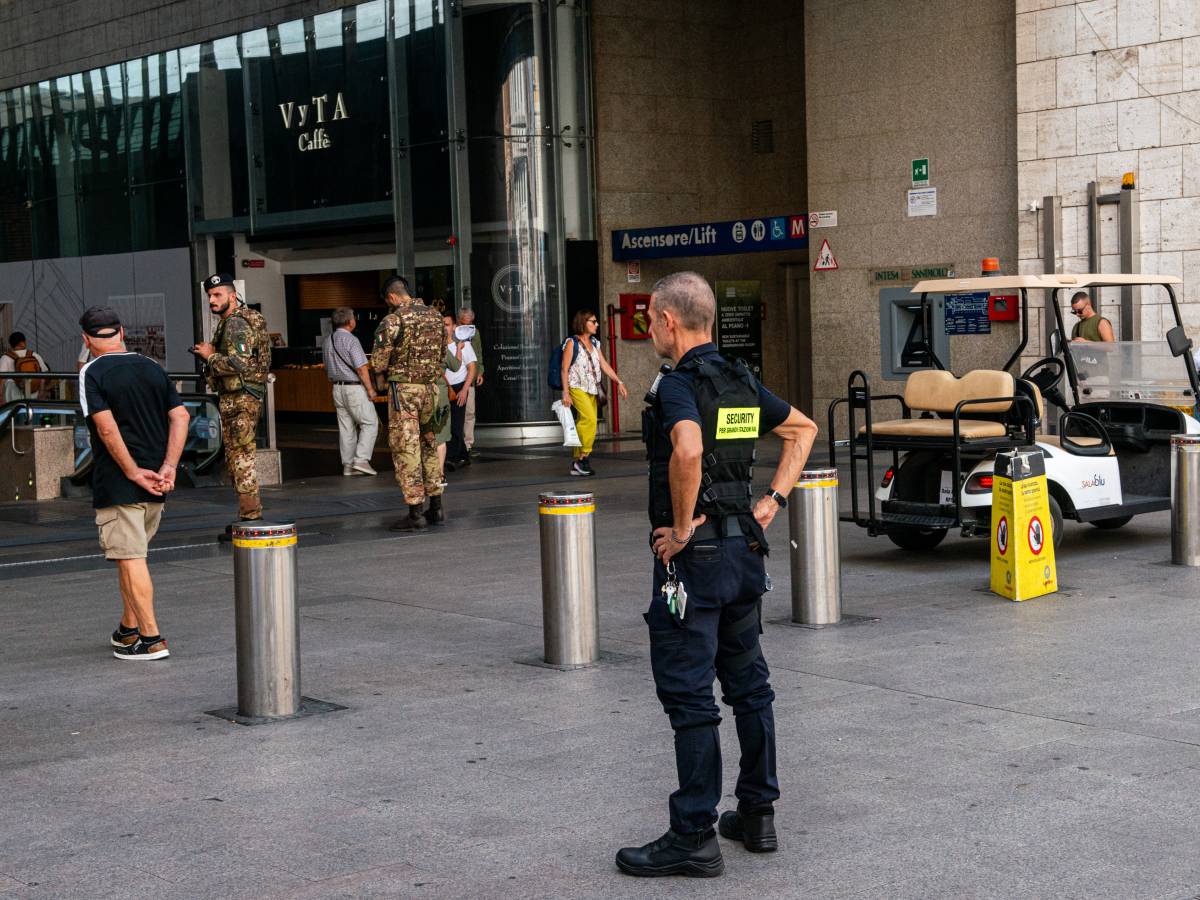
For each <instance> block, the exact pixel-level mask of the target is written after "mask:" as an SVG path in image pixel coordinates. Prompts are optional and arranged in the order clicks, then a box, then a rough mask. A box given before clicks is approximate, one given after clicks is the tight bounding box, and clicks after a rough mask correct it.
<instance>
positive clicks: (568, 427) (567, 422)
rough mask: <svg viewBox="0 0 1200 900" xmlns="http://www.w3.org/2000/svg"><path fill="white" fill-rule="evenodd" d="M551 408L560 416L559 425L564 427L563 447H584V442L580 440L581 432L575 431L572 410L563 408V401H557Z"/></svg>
mask: <svg viewBox="0 0 1200 900" xmlns="http://www.w3.org/2000/svg"><path fill="white" fill-rule="evenodd" d="M550 408H551V409H552V410H554V414H555V415H556V416H558V422H559V424H560V425H562V430H563V446H564V447H582V446H583V442H582V441H581V440H579V432H578V431H576V430H575V416H574V415H573V414H572V413H571V410H569V409H568V408H567V407H565V406H563V405H562V401H561V400H555V401H554V403H553V404H552V405H551V406H550Z"/></svg>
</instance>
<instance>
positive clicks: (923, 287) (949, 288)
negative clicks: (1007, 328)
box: [912, 275, 1046, 294]
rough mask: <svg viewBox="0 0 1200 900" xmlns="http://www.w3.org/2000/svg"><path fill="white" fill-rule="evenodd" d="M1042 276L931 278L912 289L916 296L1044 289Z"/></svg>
mask: <svg viewBox="0 0 1200 900" xmlns="http://www.w3.org/2000/svg"><path fill="white" fill-rule="evenodd" d="M1043 277H1045V276H1042V275H993V276H991V277H982V278H931V279H929V280H927V281H918V282H917V283H916V284H915V285H914V286H913V289H912V292H913V293H914V294H958V293H962V292H963V291H991V290H1001V291H1004V290H1015V289H1017V288H1031V289H1032V288H1043V287H1046V285H1044V284H1042V278H1043Z"/></svg>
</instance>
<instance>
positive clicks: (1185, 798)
mask: <svg viewBox="0 0 1200 900" xmlns="http://www.w3.org/2000/svg"><path fill="white" fill-rule="evenodd" d="M619 449H621V448H612V450H619ZM626 449H627V448H626ZM596 467H597V469H598V470H599V471H600V473H601V477H598V478H596V479H593V480H592V481H590V482H588V487H590V488H592V489H593V490H594V491H595V492H596V495H597V499H598V513H597V526H598V540H597V545H598V554H599V564H600V569H601V573H602V576H601V583H602V596H601V620H600V622H601V633H602V641H603V647H604V649H605V650H606V651H609V652H611V653H612V654H613V659H611V660H610V661H607V662H605V663H603V664H602V665H599V666H597V667H595V668H592V669H586V670H581V671H575V672H558V671H553V670H549V669H545V668H539V667H535V666H529V665H522V664H520V663H519V662H518V660H527V659H528V658H530V657H532V656H535V655H536V654H537V653H538V651H539V650H540V647H541V630H540V620H541V600H540V580H539V563H538V543H537V516H536V513H535V500H536V493H537V491H538V490H539V489H546V488H550V487H573V488H574V487H580V486H581V485H580V484H579V482H578V481H572V480H569V479H567V478H566V477H564V476H563V474H562V473H563V471H564V468H565V466H564V463H563V460H562V458H561V457H559V456H556V455H554V454H553V453H536V452H529V453H513V454H509V455H507V456H505V455H496V456H494V457H492V458H491V460H490V461H489V462H486V463H485V464H481V465H477V466H473V467H472V469H471V470H469V471H468V472H466V473H463V475H462V477H460V478H456V479H455V480H454V483H453V485H452V489H451V492H450V493H449V494H448V495H447V508H448V509H449V511H450V515H451V517H452V518H451V522H450V524H449V526H448V527H447V528H446V529H444V530H440V531H438V532H435V533H431V534H426V535H419V536H411V537H410V536H404V537H398V536H393V535H391V534H389V533H388V532H387V531H386V530H385V529H384V525H386V523H387V522H388V521H390V520H391V519H392V518H394V517H396V516H397V515H399V511H400V509H401V506H402V501H401V500H400V498H399V495H398V492H397V491H396V488H395V486H394V484H393V483H392V482H391V481H390V479H385V478H383V477H381V478H379V479H377V480H375V481H374V482H370V481H368V480H366V479H361V480H360V479H353V480H351V479H341V478H327V479H315V480H311V481H307V482H304V483H293V484H289V485H287V486H285V487H284V488H283V489H281V490H279V491H274V492H271V494H270V495H269V496H268V498H267V509H268V513H269V514H273V515H277V516H282V517H295V518H297V519H298V520H299V522H300V525H301V529H302V538H301V542H300V548H299V551H300V556H299V559H300V579H301V596H300V603H301V607H302V609H301V613H302V620H301V631H302V644H303V686H304V692H305V694H307V695H309V696H312V697H317V698H320V699H324V700H329V701H333V702H336V703H340V704H343V705H345V706H347V707H348V709H346V710H344V711H341V712H335V713H330V714H327V715H323V716H319V717H314V718H309V719H302V720H296V721H291V722H284V723H278V724H272V725H266V726H260V727H254V728H246V727H242V726H237V725H233V724H229V723H227V722H224V721H221V720H218V719H215V718H213V717H211V716H207V715H205V714H204V710H209V709H213V708H216V707H221V706H227V705H229V704H231V703H233V702H234V700H235V676H234V651H233V645H234V641H233V613H232V590H233V588H232V577H231V572H232V562H231V558H230V556H229V554H228V551H227V550H222V549H218V548H216V547H215V545H212V544H211V543H210V542H211V536H212V532H213V531H214V530H215V525H216V524H217V523H218V522H220V520H221V516H222V515H223V514H224V510H226V509H227V508H228V506H229V503H230V498H229V496H228V494H227V493H226V492H223V491H220V490H213V491H195V492H189V493H181V494H180V495H179V496H178V497H177V498H176V499H175V500H173V502H172V503H171V505H170V506H169V507H168V512H167V518H166V526H165V528H164V533H163V536H162V538H161V539H160V541H159V542H158V543H157V545H156V546H158V547H161V548H164V549H161V550H159V551H156V552H155V554H154V555H153V557H152V560H151V565H152V571H153V573H154V577H155V582H156V587H157V594H158V609H159V618H160V621H161V623H162V626H163V629H164V633H165V634H166V635H167V637H168V639H169V640H170V642H171V649H172V657H171V659H170V660H169V661H168V662H165V663H162V664H158V663H153V664H145V665H127V664H122V663H120V662H118V661H116V660H114V659H113V658H112V656H111V655H110V652H109V650H108V648H107V635H108V632H109V630H111V628H112V627H113V625H114V622H115V618H116V615H117V610H118V608H119V606H118V600H117V599H116V590H115V576H114V574H113V573H112V572H111V571H110V570H109V569H108V568H107V566H106V564H105V563H103V561H102V560H97V559H95V558H94V557H91V556H89V555H90V554H94V553H95V552H96V550H95V545H94V543H92V536H91V533H90V530H89V527H88V525H87V522H86V508H85V506H83V505H81V504H78V502H75V501H62V502H59V503H55V504H48V505H47V504H43V505H42V506H41V507H39V508H38V509H37V510H32V509H30V508H29V507H21V508H18V507H14V506H13V505H11V504H8V505H2V506H0V598H2V600H3V604H4V610H5V620H6V622H7V623H8V632H7V633H8V638H7V639H6V640H5V648H4V651H3V654H0V783H2V784H3V787H4V804H3V812H4V817H3V825H2V826H0V896H3V897H31V898H36V897H56V898H57V897H81V898H82V897H87V898H97V897H149V896H154V897H180V898H197V897H219V898H233V897H243V896H246V897H249V896H253V897H322V898H324V897H347V898H350V897H353V898H358V897H405V898H410V897H412V898H424V897H437V898H442V897H454V898H459V897H462V898H484V897H502V898H506V900H511V898H518V897H520V898H524V897H537V898H564V897H597V898H600V897H603V898H609V897H647V896H651V897H684V896H688V897H693V896H699V897H722V898H725V897H813V898H818V897H819V898H851V897H853V898H875V897H879V898H890V900H895V898H910V897H911V898H929V897H948V898H949V897H953V898H962V897H971V898H977V897H978V898H990V897H996V898H1014V897H1039V898H1040V897H1054V898H1060V897H1062V898H1067V897H1087V898H1102V897H1114V898H1141V897H1145V898H1172V900H1173V898H1179V900H1184V898H1192V897H1195V896H1197V894H1200V853H1198V852H1197V847H1198V846H1200V817H1197V816H1196V815H1195V813H1194V809H1195V804H1196V797H1197V794H1198V793H1200V679H1198V677H1197V676H1198V675H1200V657H1198V655H1197V653H1196V651H1195V648H1196V645H1197V637H1198V634H1200V573H1197V572H1196V571H1195V570H1184V569H1179V568H1174V567H1172V566H1170V565H1168V564H1167V560H1168V558H1169V543H1168V522H1167V517H1166V516H1165V514H1164V515H1156V516H1150V517H1143V518H1141V519H1138V520H1135V521H1134V523H1133V524H1131V525H1129V526H1127V527H1126V528H1124V529H1122V530H1121V531H1117V532H1101V531H1098V530H1095V529H1092V528H1089V527H1086V526H1080V525H1076V524H1069V525H1068V532H1067V535H1066V538H1065V543H1064V545H1063V547H1062V549H1061V550H1060V566H1059V579H1060V583H1061V584H1062V585H1063V589H1062V590H1061V591H1060V593H1059V594H1058V595H1056V596H1054V597H1049V598H1044V599H1039V600H1035V601H1030V602H1027V603H1024V604H1014V603H1009V602H1006V601H1003V600H1001V599H999V598H998V597H995V596H993V595H991V594H988V593H986V591H984V590H983V587H984V584H985V580H986V572H987V562H986V545H985V544H984V543H983V542H979V541H964V540H962V539H958V538H951V539H948V540H947V541H946V543H945V544H944V545H943V546H942V547H941V548H939V549H938V551H936V552H935V553H933V554H930V555H927V556H916V555H907V554H904V553H902V552H901V551H899V550H897V549H895V548H894V547H892V545H891V544H890V543H887V542H886V541H885V539H882V538H880V539H870V538H867V537H866V536H865V535H864V534H863V533H862V532H860V531H859V530H858V529H855V528H853V527H850V526H843V527H842V531H841V537H842V542H843V559H844V563H843V565H844V570H843V574H844V596H845V609H846V610H847V611H848V612H851V613H856V614H860V615H866V616H873V617H878V621H877V622H874V623H870V624H861V625H854V626H845V627H840V628H830V629H824V630H820V631H813V630H807V629H801V628H793V627H788V626H787V625H784V624H778V623H777V622H773V621H771V620H778V619H781V618H785V617H786V616H787V613H788V609H789V607H788V597H789V579H788V566H787V552H786V550H787V540H786V523H785V522H783V521H780V522H778V523H777V524H776V527H775V529H774V538H775V547H776V552H775V555H774V556H773V557H772V559H771V563H770V570H771V573H772V576H773V578H774V581H775V584H776V589H775V591H774V592H773V593H772V594H770V595H768V597H767V600H766V604H765V608H764V616H765V618H766V619H767V620H768V624H767V625H766V633H765V635H764V637H763V644H764V648H765V653H766V656H767V659H768V660H769V662H770V664H771V668H772V673H773V678H772V680H773V683H774V687H775V690H776V693H777V694H778V701H777V706H776V715H777V719H778V729H779V767H780V778H781V781H782V788H783V794H784V796H783V799H782V800H781V802H780V803H779V805H778V807H777V812H778V816H777V820H778V823H779V826H780V837H781V845H782V846H781V850H780V852H779V853H777V854H774V855H768V856H754V855H751V854H748V853H746V852H744V851H743V850H741V849H740V848H739V847H737V846H734V845H731V844H729V843H728V842H725V843H724V852H725V859H726V866H727V869H726V874H725V876H724V877H722V878H719V879H714V880H711V881H694V880H683V879H665V880H658V881H651V882H647V881H641V880H635V879H630V878H627V877H625V876H623V875H621V874H620V873H619V872H618V871H617V870H616V868H615V867H614V865H613V854H614V852H615V851H616V849H617V848H618V847H620V846H622V845H623V844H632V843H643V842H644V841H647V840H650V839H651V838H653V837H657V836H658V835H659V834H660V833H661V832H662V830H663V829H664V828H665V827H666V796H667V794H668V793H669V792H670V791H671V790H672V788H673V784H674V779H675V769H674V762H673V754H672V750H671V736H670V731H669V728H668V725H667V721H666V718H665V716H663V714H662V712H661V710H660V708H659V707H658V705H657V701H656V700H655V699H654V696H653V688H652V683H651V679H650V672H649V663H648V651H647V646H646V640H645V634H644V623H643V622H642V620H641V616H640V613H641V612H642V610H643V609H644V607H645V605H646V603H647V602H648V599H649V588H648V574H649V557H648V553H647V551H646V544H645V531H646V528H645V520H644V512H643V507H644V485H643V481H642V477H643V476H642V472H643V464H642V463H641V462H640V461H639V460H638V458H637V456H636V454H634V453H619V452H609V453H608V454H607V455H597V457H596ZM170 545H175V546H177V547H178V548H179V549H175V550H170V549H165V548H168V547H169V546H170ZM56 557H57V558H69V559H68V561H66V562H55V563H52V562H41V563H38V562H36V560H38V559H51V558H56ZM722 731H723V737H724V741H725V747H726V770H727V771H726V778H727V780H726V792H727V793H729V792H730V791H731V790H732V785H733V778H734V773H735V771H736V759H737V754H736V749H735V748H736V741H735V734H734V731H733V726H732V722H731V721H727V722H726V723H725V725H724V726H723V727H722ZM730 802H732V801H730Z"/></svg>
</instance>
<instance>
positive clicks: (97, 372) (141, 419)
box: [79, 353, 183, 509]
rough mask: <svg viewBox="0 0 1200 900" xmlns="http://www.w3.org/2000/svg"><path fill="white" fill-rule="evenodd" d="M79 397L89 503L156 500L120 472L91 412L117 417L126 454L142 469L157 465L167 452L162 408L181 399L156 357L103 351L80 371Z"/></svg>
mask: <svg viewBox="0 0 1200 900" xmlns="http://www.w3.org/2000/svg"><path fill="white" fill-rule="evenodd" d="M79 379H80V384H81V390H80V392H79V396H80V403H81V404H82V406H83V414H84V415H85V416H87V424H88V433H89V434H90V435H91V438H92V457H93V459H94V460H95V462H94V463H93V465H92V506H94V507H96V509H103V508H104V507H106V506H121V505H125V504H129V503H161V502H162V499H163V498H162V497H156V496H154V495H153V494H151V493H150V492H149V491H145V490H142V488H140V487H138V486H137V485H136V484H134V483H133V482H132V481H130V480H129V479H128V478H126V477H125V473H123V472H122V471H121V467H120V466H119V465H117V462H116V460H114V459H113V458H112V456H111V455H110V454H109V452H108V448H107V447H105V446H104V441H102V440H101V439H100V435H99V434H98V433H97V432H96V424H95V421H94V419H93V416H95V414H96V413H98V412H101V411H102V410H106V409H107V410H108V411H109V412H111V413H112V415H113V419H115V420H116V423H117V428H118V429H119V430H120V432H121V439H122V440H123V441H124V442H125V446H126V448H128V450H129V455H130V456H132V457H133V460H134V462H136V463H137V464H138V465H139V466H140V467H142V468H143V469H152V470H154V471H158V468H159V466H161V465H162V463H163V459H164V458H165V457H166V455H167V432H168V422H167V413H168V412H169V411H170V410H172V409H174V408H175V407H177V406H182V405H183V401H182V400H180V399H179V394H178V393H177V392H176V390H175V385H173V384H172V383H171V380H170V379H169V378H167V373H166V372H164V371H163V370H162V367H161V366H159V365H158V363H156V362H154V361H153V360H151V359H147V358H146V357H145V356H142V355H141V354H139V353H105V354H104V355H102V356H98V357H96V358H95V359H93V360H92V361H91V362H90V363H88V364H87V365H86V366H84V367H83V369H81V370H80V372H79Z"/></svg>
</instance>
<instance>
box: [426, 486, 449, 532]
mask: <svg viewBox="0 0 1200 900" xmlns="http://www.w3.org/2000/svg"><path fill="white" fill-rule="evenodd" d="M425 521H426V522H428V523H429V524H430V525H445V524H446V511H445V510H444V509H442V495H441V494H438V495H437V496H436V497H430V498H429V509H427V510H426V511H425Z"/></svg>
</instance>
